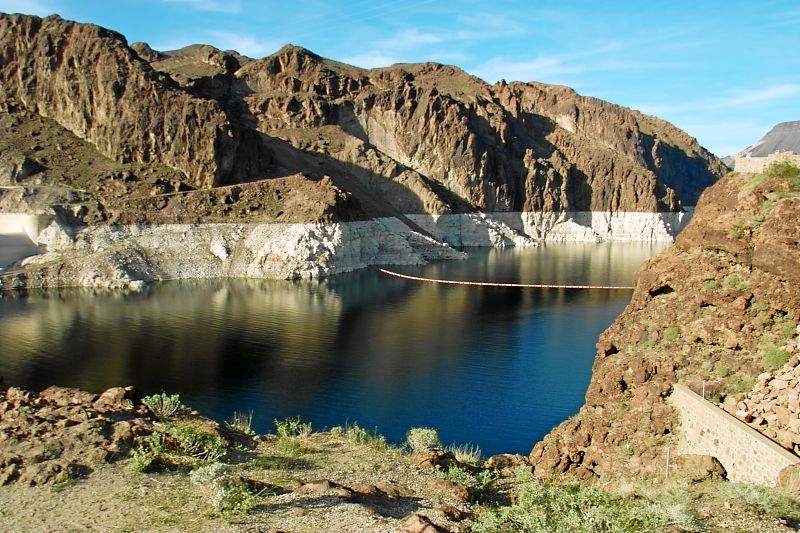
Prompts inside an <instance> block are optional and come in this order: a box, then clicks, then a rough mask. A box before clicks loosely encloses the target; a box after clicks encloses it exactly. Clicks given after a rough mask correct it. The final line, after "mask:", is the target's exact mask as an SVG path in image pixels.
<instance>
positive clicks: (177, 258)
mask: <svg viewBox="0 0 800 533" xmlns="http://www.w3.org/2000/svg"><path fill="white" fill-rule="evenodd" d="M0 216H3V217H5V219H6V220H9V217H11V216H16V217H17V220H16V221H15V223H16V224H17V225H18V226H20V227H25V228H27V231H28V235H31V233H32V232H31V228H34V229H35V230H36V231H34V232H33V233H34V234H35V237H34V238H33V240H34V242H35V243H36V244H38V245H43V246H44V247H45V248H46V251H45V252H44V253H42V254H39V255H35V256H31V257H28V258H26V259H25V260H23V261H22V263H21V267H22V272H21V273H20V274H18V275H16V276H12V275H11V274H8V275H6V276H4V277H3V278H5V281H4V282H2V284H0V290H2V289H8V288H12V289H13V288H20V289H21V288H38V287H42V288H44V287H57V286H83V287H96V288H110V289H118V288H131V289H136V288H140V287H142V286H143V285H145V284H147V283H152V282H155V281H162V280H169V279H209V278H254V279H263V278H267V279H314V278H321V277H326V276H330V275H334V274H340V273H344V272H351V271H354V270H359V269H362V268H367V267H374V266H388V265H415V264H416V265H418V264H426V263H428V262H430V261H438V260H453V259H463V258H465V257H466V254H465V253H464V252H461V251H458V250H457V249H456V248H461V247H467V248H468V247H491V248H503V247H533V246H538V245H539V244H540V243H543V242H544V243H546V242H604V241H637V242H672V241H673V240H674V238H675V236H676V235H677V234H678V233H679V232H680V231H681V230H682V229H683V228H684V227H685V226H686V224H687V223H688V221H689V220H690V218H691V213H690V212H680V213H677V212H668V213H639V212H620V213H611V212H602V211H597V212H588V211H587V212H560V213H558V212H552V213H545V212H528V213H473V214H460V215H404V216H401V217H386V218H376V219H370V220H366V221H358V222H334V223H307V224H247V223H207V224H202V223H201V224H158V225H124V226H123V225H120V226H84V227H75V226H71V225H69V224H67V223H64V222H60V221H59V220H57V219H50V220H48V219H47V218H44V217H43V216H41V215H20V214H18V215H10V214H5V215H0ZM34 219H35V220H34ZM34 222H35V224H34ZM9 226H10V224H8V223H7V224H6V227H9ZM12 274H13V273H12ZM3 278H0V279H3ZM9 278H10V279H9Z"/></svg>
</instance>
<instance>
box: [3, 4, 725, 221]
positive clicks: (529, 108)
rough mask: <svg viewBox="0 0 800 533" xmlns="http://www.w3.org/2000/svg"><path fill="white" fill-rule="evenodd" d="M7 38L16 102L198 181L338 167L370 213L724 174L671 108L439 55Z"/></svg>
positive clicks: (559, 203) (645, 197) (593, 204)
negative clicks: (624, 103)
mask: <svg viewBox="0 0 800 533" xmlns="http://www.w3.org/2000/svg"><path fill="white" fill-rule="evenodd" d="M0 44H2V47H3V52H2V56H0V62H2V69H1V70H0V82H1V85H0V103H2V105H3V106H4V108H6V109H11V108H14V107H15V106H18V107H21V108H22V109H23V110H24V111H25V112H26V113H31V112H32V113H35V114H38V115H40V116H43V117H48V118H50V119H52V120H54V121H55V122H56V123H58V124H59V125H60V126H61V127H63V128H65V129H67V130H69V131H70V132H72V133H74V134H75V135H76V136H78V137H80V138H82V139H86V140H87V141H89V142H90V143H92V144H93V145H94V146H96V147H97V149H98V150H99V151H100V152H101V153H102V154H103V155H105V156H106V157H108V158H110V159H112V160H115V161H117V162H121V163H128V162H137V163H143V164H145V165H147V166H149V167H152V168H157V167H158V168H160V167H170V168H172V169H177V170H178V171H180V172H181V173H182V174H183V175H184V176H183V178H182V179H181V180H179V181H183V182H186V183H188V184H189V185H191V186H192V187H197V188H211V187H216V186H221V185H232V184H239V183H245V182H253V181H258V180H262V179H271V178H278V177H285V176H291V175H295V174H298V173H299V174H302V175H304V176H306V177H307V178H309V179H310V180H311V182H312V183H313V182H317V181H319V180H321V179H322V177H323V176H329V177H330V180H331V182H332V184H333V185H334V186H335V187H337V188H338V189H339V190H341V191H343V192H344V193H346V194H349V195H352V196H353V198H354V199H355V200H356V201H357V202H358V204H359V206H360V208H361V209H363V210H364V213H365V214H366V215H368V216H384V215H392V214H396V213H398V212H402V213H423V212H429V213H447V212H465V211H474V210H486V211H520V210H576V211H580V210H611V211H670V210H678V209H680V207H681V206H682V205H693V204H694V203H695V201H696V199H697V197H698V196H699V193H700V192H701V191H702V190H703V189H704V188H705V187H707V186H708V185H710V184H711V183H713V182H714V181H715V180H716V179H717V178H719V177H720V176H721V175H722V174H723V173H724V167H723V166H722V164H721V163H720V162H719V160H717V159H716V158H715V157H714V156H713V155H711V154H709V153H708V152H707V151H705V150H704V149H703V148H701V147H700V146H698V145H697V143H696V141H695V140H694V139H692V138H691V137H689V136H688V135H686V134H685V133H683V132H682V131H680V130H678V129H676V128H675V127H673V126H671V125H670V124H668V123H666V122H664V121H661V120H658V119H656V118H654V117H649V116H646V115H642V114H640V113H638V112H635V111H632V110H629V109H625V108H622V107H619V106H616V105H613V104H610V103H607V102H603V101H601V100H597V99H594V98H587V97H582V96H579V95H578V94H576V93H575V92H574V91H572V90H571V89H568V88H566V87H559V86H551V85H545V84H539V83H529V84H523V83H512V84H510V85H508V84H505V83H500V84H497V85H494V86H490V85H488V84H486V83H484V82H483V81H481V80H479V79H477V78H475V77H473V76H469V75H468V74H466V73H464V72H463V71H461V70H459V69H457V68H454V67H449V66H444V65H439V64H434V63H424V64H415V65H395V66H392V67H388V68H383V69H373V70H364V69H359V68H356V67H352V66H349V65H344V64H341V63H336V62H334V61H330V60H326V59H324V58H321V57H319V56H317V55H315V54H313V53H311V52H309V51H307V50H304V49H302V48H298V47H294V46H286V47H284V48H283V49H281V50H280V51H278V52H277V53H275V54H273V55H271V56H269V57H266V58H264V59H260V60H250V58H246V57H244V56H241V55H240V54H237V53H235V52H232V51H228V52H223V51H220V50H217V49H216V48H213V47H211V46H206V45H192V46H190V47H187V48H184V49H181V50H175V51H169V52H158V51H155V50H153V49H152V48H150V47H149V46H148V45H147V44H146V43H134V45H132V46H131V47H129V46H128V45H127V43H126V41H125V39H124V38H123V37H122V36H121V35H119V34H117V33H114V32H112V31H109V30H105V29H103V28H99V27H97V26H93V25H86V24H77V23H73V22H68V21H64V20H62V19H60V18H58V17H48V18H46V19H40V18H37V17H29V16H19V15H0ZM26 155H28V154H24V153H23V154H22V156H23V157H24V156H26ZM100 201H101V203H102V199H100Z"/></svg>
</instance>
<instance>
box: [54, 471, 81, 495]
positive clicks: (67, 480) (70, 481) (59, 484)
mask: <svg viewBox="0 0 800 533" xmlns="http://www.w3.org/2000/svg"><path fill="white" fill-rule="evenodd" d="M76 482H77V481H76V480H75V476H73V475H72V473H71V472H69V471H68V470H62V471H61V472H59V473H58V474H56V477H55V479H54V480H53V485H52V486H51V487H50V490H52V491H53V492H61V491H63V490H64V489H66V488H68V487H71V486H73V485H74V484H75V483H76Z"/></svg>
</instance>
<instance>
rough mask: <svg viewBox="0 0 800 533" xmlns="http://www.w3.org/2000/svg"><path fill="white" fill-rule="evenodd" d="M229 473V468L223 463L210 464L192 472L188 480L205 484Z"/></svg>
mask: <svg viewBox="0 0 800 533" xmlns="http://www.w3.org/2000/svg"><path fill="white" fill-rule="evenodd" d="M229 471H230V466H228V465H226V464H225V463H210V464H207V465H202V466H199V467H197V468H195V469H194V470H192V472H191V473H190V474H189V479H191V480H192V481H193V482H195V483H206V482H209V481H214V480H216V479H219V478H221V477H223V476H225V475H227V474H228V472H229Z"/></svg>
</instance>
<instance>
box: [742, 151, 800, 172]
mask: <svg viewBox="0 0 800 533" xmlns="http://www.w3.org/2000/svg"><path fill="white" fill-rule="evenodd" d="M774 161H792V162H793V163H795V164H797V165H800V155H797V154H791V153H786V152H776V153H774V154H770V155H768V156H767V157H737V158H735V159H734V162H733V169H734V170H735V171H736V172H753V173H756V172H761V171H762V170H764V167H766V166H767V165H769V164H770V163H772V162H774Z"/></svg>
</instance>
